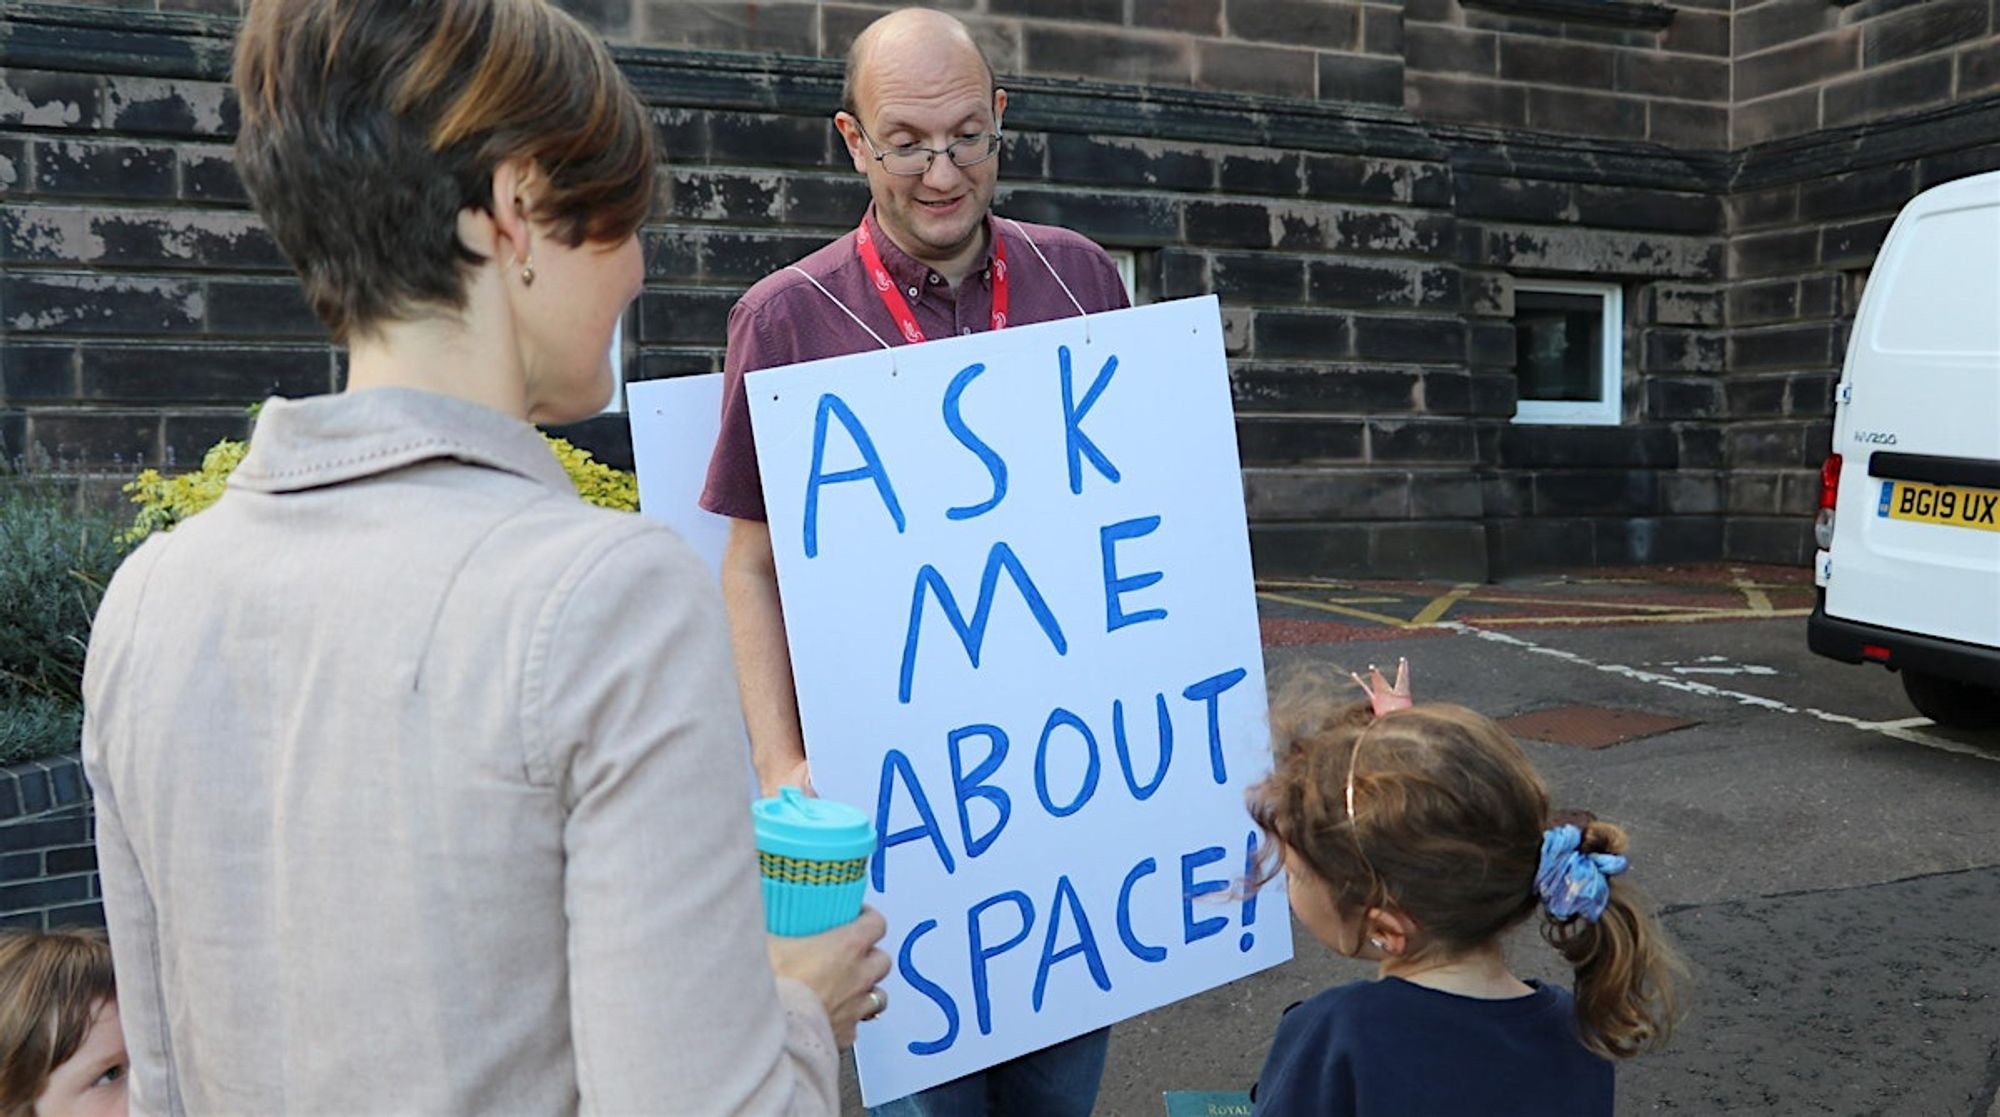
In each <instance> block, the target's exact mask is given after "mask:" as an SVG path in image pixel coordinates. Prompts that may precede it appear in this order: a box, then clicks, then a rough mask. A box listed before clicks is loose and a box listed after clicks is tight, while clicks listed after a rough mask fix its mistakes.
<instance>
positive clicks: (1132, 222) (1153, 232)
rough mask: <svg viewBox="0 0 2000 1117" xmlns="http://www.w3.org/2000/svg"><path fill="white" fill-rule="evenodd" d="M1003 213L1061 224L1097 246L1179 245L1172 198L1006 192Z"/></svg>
mask: <svg viewBox="0 0 2000 1117" xmlns="http://www.w3.org/2000/svg"><path fill="white" fill-rule="evenodd" d="M1005 206H1006V211H1007V215H1008V216H1009V217H1013V218H1015V219H1017V220H1020V221H1032V222H1036V223H1038V224H1043V225H1061V226H1062V227H1064V228H1066V229H1072V230H1075V231H1076V232H1079V233H1082V234H1083V235H1084V236H1087V237H1089V238H1090V239H1092V240H1094V241H1097V242H1098V243H1099V244H1105V245H1111V246H1117V247H1131V246H1139V245H1165V244H1176V243H1179V242H1180V239H1181V236H1180V225H1181V217H1180V210H1179V206H1180V203H1179V202H1178V201H1177V200H1175V199H1171V198H1164V197H1159V196H1156V195H1150V194H1134V193H1129V192H1120V191H1090V192H1076V191H1068V190H1044V189H1038V188H1033V187H1029V188H1017V189H1013V190H1009V191H1008V192H1007V195H1006V201H1005Z"/></svg>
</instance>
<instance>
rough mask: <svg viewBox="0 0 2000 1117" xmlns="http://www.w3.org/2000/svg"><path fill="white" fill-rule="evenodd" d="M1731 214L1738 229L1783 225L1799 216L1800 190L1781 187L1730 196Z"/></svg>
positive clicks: (1791, 187) (1795, 187)
mask: <svg viewBox="0 0 2000 1117" xmlns="http://www.w3.org/2000/svg"><path fill="white" fill-rule="evenodd" d="M1729 212H1730V215H1731V217H1732V219H1733V221H1734V224H1735V228H1737V229H1755V228H1759V227H1762V226H1767V225H1783V224H1787V223H1790V222H1792V221H1795V220H1797V219H1798V216H1799V188H1798V187H1797V186H1779V187H1775V188H1773V189H1770V190H1757V191H1751V192H1748V193H1743V194H1731V195H1730V196H1729Z"/></svg>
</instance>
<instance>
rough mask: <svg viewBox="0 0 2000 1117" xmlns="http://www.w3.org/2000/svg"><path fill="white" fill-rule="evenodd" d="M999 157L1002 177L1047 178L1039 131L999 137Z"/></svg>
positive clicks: (1045, 148) (1045, 152)
mask: <svg viewBox="0 0 2000 1117" xmlns="http://www.w3.org/2000/svg"><path fill="white" fill-rule="evenodd" d="M835 158H836V159H838V154H837V153H836V156H835ZM999 158H1000V166H1001V167H1002V168H1003V170H1002V171H1001V174H1002V176H1003V177H1006V178H1013V179H1021V178H1047V177H1048V165H1049V138H1048V137H1047V136H1045V135H1043V134H1042V133H1040V132H1008V133H1006V134H1005V135H1004V136H1002V137H1001V139H1000V156H999Z"/></svg>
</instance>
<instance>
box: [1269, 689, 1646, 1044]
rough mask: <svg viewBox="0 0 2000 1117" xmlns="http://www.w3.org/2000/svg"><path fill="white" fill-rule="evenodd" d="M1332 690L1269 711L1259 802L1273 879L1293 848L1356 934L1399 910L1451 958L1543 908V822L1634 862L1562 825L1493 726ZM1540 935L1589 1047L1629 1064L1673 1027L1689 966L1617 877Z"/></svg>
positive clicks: (1455, 712) (1295, 697)
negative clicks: (1561, 963) (1377, 707)
mask: <svg viewBox="0 0 2000 1117" xmlns="http://www.w3.org/2000/svg"><path fill="white" fill-rule="evenodd" d="M1337 693H1338V689H1337V684H1334V683H1331V682H1330V681H1329V680H1327V679H1325V678H1322V677H1319V676H1315V675H1302V676H1300V677H1299V678H1298V679H1295V680H1293V681H1292V682H1291V683H1290V685H1288V686H1287V687H1286V688H1285V689H1284V691H1283V692H1282V693H1281V695H1280V697H1279V698H1278V700H1277V701H1276V702H1275V703H1274V704H1273V706H1272V711H1271V724H1272V733H1273V742H1274V747H1275V750H1276V754H1277V755H1276V763H1275V765H1274V767H1273V768H1272V771H1271V774H1270V776H1269V777H1267V778H1266V779H1265V780H1264V781H1263V782H1262V783H1260V784H1258V785H1257V786H1256V787H1254V788H1252V789H1251V790H1250V794H1249V803H1250V813H1251V815H1252V817H1254V818H1255V819H1256V820H1257V823H1258V825H1259V826H1261V827H1262V828H1263V829H1264V832H1265V833H1266V834H1267V835H1268V836H1269V837H1270V838H1272V839H1273V840H1272V841H1271V842H1270V843H1268V844H1267V846H1266V850H1267V857H1266V862H1265V868H1264V873H1263V876H1264V878H1265V879H1268V877H1269V876H1270V875H1272V874H1274V873H1275V872H1276V870H1277V864H1276V861H1277V858H1278V856H1279V855H1280V854H1281V852H1282V849H1290V850H1291V851H1292V852H1293V854H1294V855H1296V856H1297V857H1298V858H1299V859H1300V860H1301V861H1303V862H1304V864H1305V866H1306V867H1307V868H1309V869H1310V870H1311V871H1312V873H1313V875H1315V876H1317V877H1319V878H1320V879H1321V880H1322V881H1324V882H1326V884H1327V886H1328V887H1329V889H1330V891H1331V894H1332V896H1333V901H1334V904H1335V906H1336V907H1337V908H1338V909H1339V910H1340V912H1341V914H1342V915H1343V917H1345V918H1347V919H1349V920H1352V921H1353V922H1354V923H1355V924H1356V925H1357V928H1358V927H1359V925H1360V922H1361V921H1360V920H1359V919H1358V918H1356V917H1357V916H1359V915H1360V914H1361V913H1363V912H1365V911H1366V910H1367V909H1369V908H1371V907H1374V908H1384V909H1388V910H1393V911H1398V912H1401V913H1403V914H1405V915H1407V916H1408V917H1409V918H1410V919H1411V920H1412V921H1413V922H1415V923H1416V925H1417V926H1418V928H1420V929H1421V932H1422V938H1423V945H1422V947H1421V948H1420V949H1419V952H1418V953H1417V954H1416V955H1414V956H1413V957H1428V956H1431V955H1433V954H1435V955H1442V956H1453V955H1459V954H1464V953H1466V952H1468V951H1471V950H1473V949H1474V948H1476V947H1479V946H1482V945H1484V944H1486V943H1489V942H1492V941H1493V940H1494V939H1496V938H1498V937H1499V936H1500V935H1501V933H1502V932H1504V931H1506V930H1507V929H1508V928H1509V927H1512V926H1514V925H1515V924H1516V923H1519V922H1520V921H1521V920H1523V919H1525V918H1527V917H1528V916H1529V915H1530V914H1531V913H1533V912H1534V911H1535V910H1536V908H1537V907H1538V906H1540V900H1539V898H1538V897H1537V896H1536V894H1535V888H1534V884H1535V873H1536V870H1537V869H1538V867H1539V865H1540V861H1541V848H1542V832H1543V831H1544V830H1545V829H1547V828H1548V827H1550V826H1553V825H1558V824H1561V823H1572V824H1574V825H1576V826H1577V828H1578V829H1579V830H1580V831H1582V834H1583V842H1582V849H1583V851H1584V852H1586V853H1621V854H1622V853H1624V852H1625V832H1624V831H1623V830H1620V829H1619V828H1618V827H1616V826H1613V825H1611V824H1610V823H1606V822H1601V821H1599V820H1598V819H1597V818H1596V816H1594V815H1591V814H1588V813H1587V812H1581V811H1565V812H1561V813H1558V814H1553V815H1552V814H1551V812H1550V810H1549V795H1548V789H1547V787H1546V786H1544V785H1543V783H1542V779H1541V777H1540V776H1539V775H1537V774H1536V773H1535V768H1534V765H1533V764H1532V763H1530V762H1529V760H1528V756H1527V754H1526V753H1524V752H1522V751H1521V746H1520V745H1518V744H1516V743H1515V741H1514V739H1513V737H1511V736H1509V735H1508V733H1507V731H1506V730H1504V729H1502V728H1500V727H1499V726H1498V725H1496V724H1494V722H1493V721H1492V720H1491V719H1490V718H1487V717H1484V716H1482V715H1480V714H1477V713H1475V712H1473V711H1471V710H1468V709H1466V708H1465V707H1463V706H1453V705H1448V704H1445V703H1426V704H1424V705H1420V706H1414V707H1411V708H1409V709H1405V710H1398V711H1395V712H1393V713H1389V714H1384V715H1382V716H1380V717H1377V716H1375V715H1374V713H1373V712H1372V711H1371V710H1370V709H1369V705H1368V703H1366V702H1361V703H1357V704H1353V705H1347V704H1343V703H1341V702H1339V701H1338V700H1337V699H1336V698H1334V697H1333V696H1334V695H1335V694H1337ZM1350 773H1352V777H1351V778H1352V782H1353V788H1354V796H1353V803H1354V807H1353V814H1352V815H1350V814H1349V813H1348V796H1347V788H1348V786H1349V779H1350ZM1544 914H1545V916H1546V914H1547V913H1546V911H1544ZM1363 933H1365V932H1363ZM1356 937H1357V940H1358V938H1359V937H1360V933H1357V936H1356ZM1542 937H1543V938H1544V939H1545V940H1547V941H1548V942H1549V944H1550V945H1552V946H1554V947H1555V948H1556V949H1557V950H1558V951H1560V952H1561V953H1562V955H1563V957H1564V958H1565V959H1566V960H1567V961H1568V962H1569V963H1570V965H1571V966H1572V967H1573V968H1574V969H1575V971H1576V981H1575V984H1576V1015H1577V1025H1578V1032H1579V1035H1580V1036H1581V1038H1582V1040H1583V1042H1584V1044H1585V1046H1587V1047H1589V1048H1590V1049H1591V1050H1593V1051H1595V1052H1597V1053H1598V1054H1600V1055H1607V1056H1613V1057H1622V1056H1627V1055H1632V1054H1635V1053H1637V1052H1638V1051H1639V1050H1641V1049H1642V1048H1645V1047H1647V1046H1651V1045H1652V1044H1654V1043H1657V1042H1661V1041H1664V1039H1665V1038H1666V1037H1667V1036H1668V1035H1669V1034H1670V1033H1671V1032H1672V1029H1673V1022H1674V990H1673V980H1672V975H1673V973H1674V972H1676V971H1677V970H1678V969H1679V968H1680V963H1679V960H1678V958H1677V957H1676V956H1675V954H1674V952H1673V950H1672V948H1671V946H1670V945H1669V944H1668V943H1667V940H1666V937H1665V934H1664V933H1663V932H1662V931H1661V930H1660V928H1659V926H1658V924H1657V923H1656V922H1655V921H1654V919H1653V917H1652V915H1651V914H1650V913H1649V912H1648V911H1647V910H1646V909H1645V907H1644V905H1643V904H1642V903H1641V902H1640V900H1639V898H1638V897H1637V896H1636V895H1635V894H1634V892H1633V890H1632V887H1631V885H1629V884H1627V883H1626V882H1625V880H1624V878H1623V877H1613V878H1612V879H1611V899H1610V903H1609V904H1608V906H1607V907H1606V909H1605V911H1604V914H1603V916H1602V917H1601V918H1599V919H1598V920H1596V921H1590V920H1586V919H1584V918H1583V917H1581V916H1572V917H1570V918H1568V919H1563V920H1557V919H1555V918H1553V917H1548V918H1547V919H1546V922H1545V925H1544V926H1543V928H1542ZM1359 946H1360V944H1359V942H1358V941H1357V942H1356V943H1354V944H1353V945H1352V946H1343V947H1342V949H1343V950H1344V952H1346V953H1349V954H1354V953H1359Z"/></svg>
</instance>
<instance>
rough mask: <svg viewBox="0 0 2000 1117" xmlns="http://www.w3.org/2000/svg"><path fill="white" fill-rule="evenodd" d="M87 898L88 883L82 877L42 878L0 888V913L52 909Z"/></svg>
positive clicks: (88, 895) (88, 894) (88, 893)
mask: <svg viewBox="0 0 2000 1117" xmlns="http://www.w3.org/2000/svg"><path fill="white" fill-rule="evenodd" d="M89 898H90V882H89V880H87V879H86V878H84V877H57V878H54V879H50V878H43V879H41V880H36V881H29V882H28V883H26V884H9V885H6V886H0V911H5V912H17V911H25V910H27V909H29V908H46V907H53V906H55V905H58V904H68V903H74V902H76V901H78V900H87V899H89Z"/></svg>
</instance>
